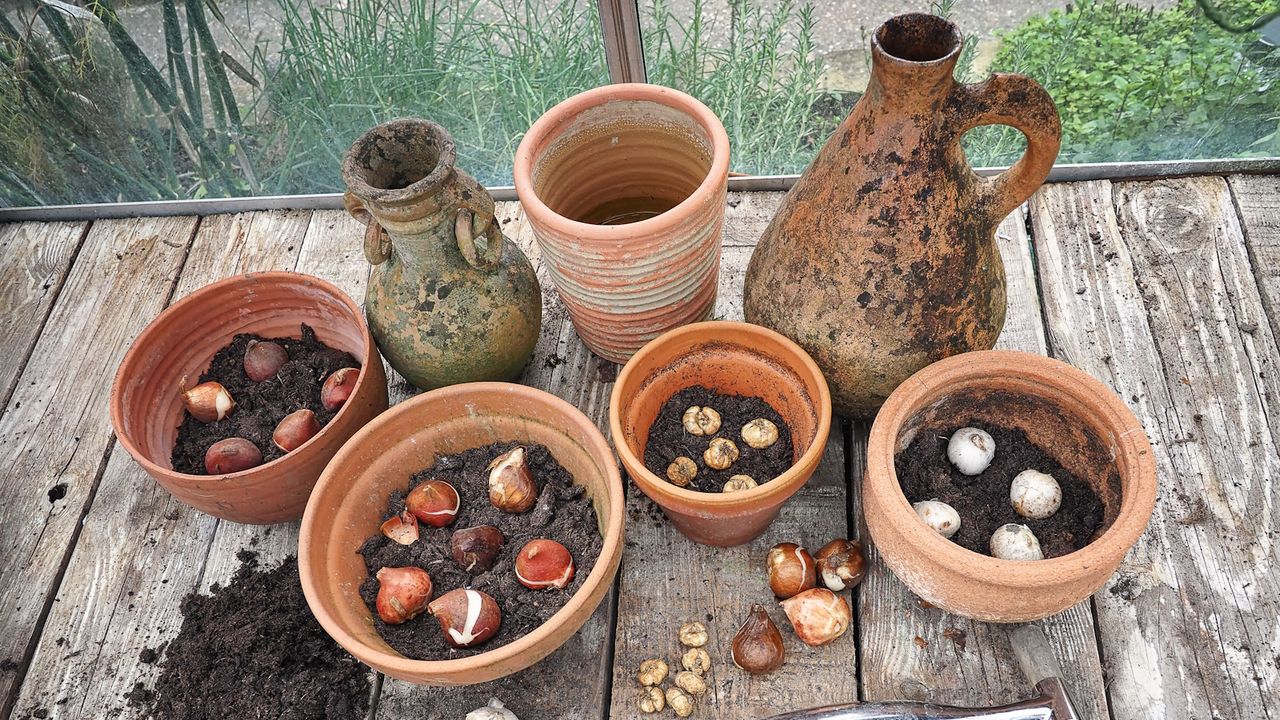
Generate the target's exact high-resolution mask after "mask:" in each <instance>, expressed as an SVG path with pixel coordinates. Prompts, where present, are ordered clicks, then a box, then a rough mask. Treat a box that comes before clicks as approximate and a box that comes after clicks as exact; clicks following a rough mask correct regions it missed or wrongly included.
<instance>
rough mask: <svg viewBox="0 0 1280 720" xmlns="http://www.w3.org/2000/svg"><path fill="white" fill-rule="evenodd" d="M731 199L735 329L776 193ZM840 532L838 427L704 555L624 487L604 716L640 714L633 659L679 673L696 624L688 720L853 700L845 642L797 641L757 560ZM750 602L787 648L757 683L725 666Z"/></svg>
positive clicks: (730, 314) (727, 304)
mask: <svg viewBox="0 0 1280 720" xmlns="http://www.w3.org/2000/svg"><path fill="white" fill-rule="evenodd" d="M734 195H735V197H736V199H737V200H739V201H740V202H738V204H737V206H736V207H734V206H733V204H732V200H733V199H735V198H731V207H730V209H729V216H728V218H729V220H728V222H727V223H726V228H725V238H726V243H727V245H728V246H727V247H726V248H725V249H724V254H723V257H722V261H721V268H720V287H719V298H718V302H717V306H716V312H715V316H716V317H717V318H722V319H727V320H741V319H742V280H743V274H744V272H745V270H746V264H747V261H748V260H749V259H750V256H751V248H752V246H754V245H755V242H756V240H757V239H758V238H759V235H760V232H762V231H763V229H764V225H765V224H767V222H768V219H769V216H771V215H772V213H773V210H774V209H775V208H776V206H777V203H778V202H780V200H781V198H782V193H767V194H766V193H754V194H741V195H739V194H736V193H735V194H734ZM733 238H737V239H736V240H734V239H733ZM628 482H629V481H628ZM848 532H849V525H848V518H847V514H846V492H845V482H844V437H843V432H842V430H841V428H840V425H839V423H838V422H837V423H836V427H835V428H833V430H832V435H831V439H830V441H829V442H828V444H827V448H826V452H825V454H824V456H823V461H822V464H821V465H820V466H819V468H818V471H817V472H816V473H815V474H814V476H813V478H812V479H811V480H810V481H809V482H808V484H806V485H805V487H804V488H803V489H801V490H800V492H798V493H797V494H796V495H795V497H794V498H793V499H792V500H791V502H790V503H788V504H787V505H786V506H785V507H784V508H783V509H782V512H781V514H780V515H779V517H778V519H777V521H776V522H774V524H773V525H772V526H770V528H769V529H768V530H767V531H766V532H765V533H764V534H763V535H762V536H761V537H759V538H757V539H756V540H754V541H753V542H751V543H748V544H746V545H743V546H740V547H736V548H712V547H707V546H703V545H698V544H696V543H693V542H691V541H689V540H688V539H686V538H685V537H684V536H683V535H681V534H680V533H679V532H677V531H676V530H675V529H674V528H673V527H672V526H671V524H670V523H669V522H668V521H667V520H666V519H665V518H664V517H663V516H662V513H661V510H659V509H658V508H657V506H656V505H654V504H653V503H652V502H651V501H650V500H649V499H648V498H647V497H645V496H644V494H643V493H640V492H638V491H636V489H635V487H634V486H629V487H628V497H627V543H626V548H625V550H624V551H623V560H622V571H621V580H620V585H619V588H620V589H619V600H618V618H617V629H616V635H615V642H614V648H615V650H614V662H613V694H612V698H611V702H610V706H611V712H610V716H611V717H635V716H637V715H638V710H637V709H636V701H637V699H638V697H639V688H638V685H637V683H636V679H635V676H636V671H637V669H638V667H639V665H640V663H641V662H642V661H644V660H646V659H648V658H651V657H659V658H663V659H666V660H667V661H668V662H669V663H671V664H672V667H673V668H678V666H679V659H680V655H681V653H682V648H681V646H680V644H679V642H678V640H677V637H676V633H677V631H678V630H679V628H680V625H681V624H682V623H684V622H686V621H689V620H700V621H702V622H704V624H706V626H707V629H708V631H709V634H710V640H709V642H708V643H707V647H706V649H707V651H708V652H709V653H710V654H711V657H712V662H713V665H712V670H711V672H710V673H709V674H708V676H707V680H708V685H709V690H708V692H707V694H706V695H705V696H703V697H702V698H701V699H699V701H698V710H697V711H696V717H703V718H756V717H764V716H768V715H772V714H775V713H777V712H780V711H782V710H785V709H795V708H801V707H809V706H812V705H816V704H822V703H830V702H841V701H846V702H847V701H852V700H856V699H857V697H858V688H857V643H856V641H855V638H854V633H852V632H850V633H847V634H846V635H845V637H842V638H841V639H840V640H838V641H836V642H835V643H834V644H832V645H830V646H828V647H824V648H810V647H807V646H805V645H804V644H802V643H800V642H799V640H797V639H796V637H795V634H794V633H793V632H792V631H791V630H790V626H789V624H788V623H787V620H786V618H785V616H784V615H783V614H782V611H781V609H780V608H779V607H778V604H777V601H776V600H775V599H774V597H773V594H772V593H771V592H770V591H769V587H768V584H767V582H766V577H765V572H764V558H765V555H766V554H767V552H768V550H769V548H770V547H772V546H773V545H774V544H776V543H779V542H788V541H790V542H798V543H800V544H802V545H805V546H806V547H810V548H812V549H816V548H818V547H820V546H822V545H823V544H825V543H826V542H827V541H828V540H831V539H833V538H836V537H847V536H848ZM754 603H760V604H761V605H763V606H764V607H766V608H767V609H768V610H769V612H770V614H771V616H772V617H773V619H774V622H775V623H777V624H778V626H779V628H780V629H782V630H783V637H784V639H785V642H786V649H787V662H786V664H785V665H783V667H782V668H781V669H780V670H778V671H777V672H775V673H772V674H770V675H766V676H761V677H753V676H751V675H749V674H748V673H746V672H744V671H742V670H740V669H738V668H737V667H735V666H734V665H733V662H732V660H731V659H730V657H729V646H730V643H731V642H732V640H733V636H734V634H735V633H736V632H737V630H738V626H739V625H740V624H741V623H742V621H743V619H745V618H746V616H747V612H748V610H749V609H750V608H751V605H752V604H754Z"/></svg>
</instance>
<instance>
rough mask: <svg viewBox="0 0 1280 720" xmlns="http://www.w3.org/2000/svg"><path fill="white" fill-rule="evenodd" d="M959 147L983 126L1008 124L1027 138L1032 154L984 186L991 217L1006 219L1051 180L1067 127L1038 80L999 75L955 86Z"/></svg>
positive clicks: (952, 101) (952, 103)
mask: <svg viewBox="0 0 1280 720" xmlns="http://www.w3.org/2000/svg"><path fill="white" fill-rule="evenodd" d="M947 107H948V109H949V114H950V122H951V124H952V126H953V127H954V128H955V129H956V138H957V142H958V141H959V138H960V137H961V136H963V135H964V134H965V133H966V132H968V131H970V130H972V129H974V128H976V127H981V126H983V125H1008V126H1010V127H1013V128H1014V129H1016V130H1018V131H1019V132H1021V133H1022V134H1023V135H1024V136H1025V137H1026V138H1027V151H1026V152H1025V153H1023V155H1022V157H1021V158H1019V159H1018V162H1016V163H1014V164H1013V167H1011V168H1009V169H1008V170H1006V171H1005V172H1003V173H1001V174H999V175H997V176H995V177H992V178H983V179H982V180H981V181H980V188H981V190H980V192H981V193H982V195H983V198H984V199H985V201H986V202H985V204H986V205H987V207H988V208H990V209H991V214H992V215H993V216H994V217H995V218H996V219H997V220H1000V219H1003V218H1004V217H1005V216H1006V215H1008V214H1009V213H1011V212H1013V210H1014V208H1016V207H1018V206H1019V205H1021V204H1022V203H1024V202H1026V200H1027V198H1029V197H1031V194H1032V193H1034V192H1035V191H1036V189H1037V188H1039V187H1040V185H1041V184H1043V183H1044V181H1045V178H1047V177H1049V170H1050V169H1051V168H1052V167H1053V162H1054V161H1055V160H1057V158H1058V149H1059V148H1060V147H1061V145H1062V123H1061V121H1060V120H1059V118H1058V108H1057V106H1056V105H1054V103H1053V98H1051V97H1049V93H1048V92H1047V91H1046V90H1045V89H1044V88H1043V87H1041V86H1040V84H1039V83H1037V82H1036V81H1035V80H1032V79H1031V78H1029V77H1027V76H1026V75H1018V74H1016V73H995V74H993V75H992V76H991V77H990V78H988V79H987V80H986V81H984V82H981V83H976V84H972V85H956V86H955V88H954V89H953V90H952V91H951V97H950V98H949V101H948V103H947Z"/></svg>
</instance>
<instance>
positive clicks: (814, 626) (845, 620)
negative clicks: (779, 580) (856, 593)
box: [782, 588, 853, 647]
mask: <svg viewBox="0 0 1280 720" xmlns="http://www.w3.org/2000/svg"><path fill="white" fill-rule="evenodd" d="M782 610H783V612H785V613H786V614H787V619H788V620H790V621H791V626H792V627H793V628H795V631H796V637H798V638H800V641H801V642H803V643H805V644H806V645H813V646H815V647H816V646H818V645H826V644H827V643H829V642H831V641H833V640H835V639H836V638H838V637H840V636H841V635H843V634H844V633H845V631H846V630H848V629H849V622H850V621H851V620H852V619H853V612H852V611H851V610H850V609H849V603H847V602H845V600H844V598H842V597H840V596H839V595H836V594H835V593H833V592H831V591H830V590H828V589H826V588H814V589H812V590H805V591H804V592H802V593H800V594H799V595H796V596H795V597H792V598H788V599H786V600H783V601H782Z"/></svg>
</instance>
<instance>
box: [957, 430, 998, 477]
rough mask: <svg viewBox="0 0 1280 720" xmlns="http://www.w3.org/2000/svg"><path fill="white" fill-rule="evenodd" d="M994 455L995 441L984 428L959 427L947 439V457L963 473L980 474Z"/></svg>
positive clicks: (989, 463)
mask: <svg viewBox="0 0 1280 720" xmlns="http://www.w3.org/2000/svg"><path fill="white" fill-rule="evenodd" d="M995 456H996V441H995V439H993V438H992V437H991V435H989V434H988V433H987V431H986V430H980V429H978V428H971V427H967V428H960V429H959V430H957V431H955V432H953V433H951V439H950V440H948V441H947V459H948V460H950V461H951V464H952V465H955V466H956V469H957V470H959V471H960V472H962V473H964V474H965V475H981V474H982V471H983V470H986V469H987V468H988V467H989V466H990V465H991V459H992V458H994V457H995Z"/></svg>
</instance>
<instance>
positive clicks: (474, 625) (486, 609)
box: [427, 588, 502, 648]
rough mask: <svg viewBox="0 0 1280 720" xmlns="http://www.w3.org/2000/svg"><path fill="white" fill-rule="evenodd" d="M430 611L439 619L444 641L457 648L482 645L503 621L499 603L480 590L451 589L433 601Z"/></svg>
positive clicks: (429, 606)
mask: <svg viewBox="0 0 1280 720" xmlns="http://www.w3.org/2000/svg"><path fill="white" fill-rule="evenodd" d="M427 612H429V613H431V614H432V615H433V616H434V617H435V618H436V620H438V621H439V622H440V630H441V631H442V632H443V633H444V640H445V642H447V643H449V645H450V646H451V647H455V648H469V647H472V646H473V645H479V644H480V643H482V642H484V641H485V640H488V639H489V638H491V637H493V636H494V635H496V634H497V633H498V628H499V627H501V625H502V612H501V611H500V610H499V609H498V603H496V602H494V600H493V598H491V597H489V596H488V595H486V594H485V593H482V592H480V591H479V590H470V589H465V588H458V589H457V590H450V591H449V592H447V593H445V594H444V595H441V596H440V597H438V598H436V599H435V600H433V601H431V604H430V605H428V606H427Z"/></svg>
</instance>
